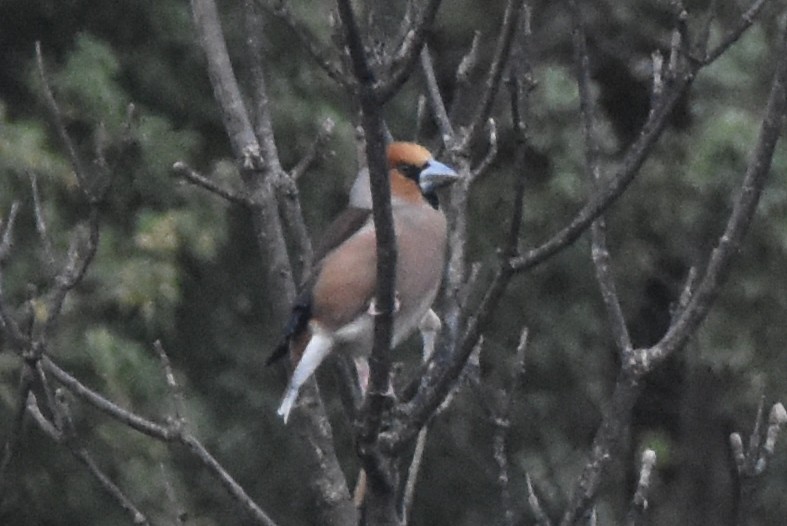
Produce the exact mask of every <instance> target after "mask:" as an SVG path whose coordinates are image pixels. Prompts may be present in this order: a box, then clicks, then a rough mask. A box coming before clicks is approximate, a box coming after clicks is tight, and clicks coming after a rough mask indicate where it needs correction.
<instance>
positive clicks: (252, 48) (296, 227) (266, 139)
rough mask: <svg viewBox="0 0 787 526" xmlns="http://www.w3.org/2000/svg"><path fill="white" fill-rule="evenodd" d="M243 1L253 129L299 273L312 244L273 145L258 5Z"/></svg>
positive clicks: (295, 190) (293, 188) (295, 191)
mask: <svg viewBox="0 0 787 526" xmlns="http://www.w3.org/2000/svg"><path fill="white" fill-rule="evenodd" d="M243 5H244V12H245V17H244V21H245V23H246V41H247V53H248V56H249V70H250V78H251V94H252V101H253V108H252V109H253V113H252V115H253V117H254V118H253V122H254V132H255V135H256V137H257V140H258V141H259V144H260V148H261V154H262V157H263V159H265V163H266V167H267V170H268V172H269V174H270V176H271V177H272V178H273V179H274V181H275V185H276V189H277V193H278V196H279V197H280V199H279V207H280V210H281V213H282V216H283V218H282V219H283V223H284V226H285V227H286V228H287V229H288V233H289V234H290V236H289V237H290V238H291V239H292V240H293V241H294V244H295V253H296V254H297V255H298V258H297V259H296V261H297V262H298V263H299V266H300V267H301V268H300V272H299V273H298V274H303V273H304V272H305V270H306V269H308V268H309V267H311V263H312V246H311V240H310V239H309V233H308V231H307V230H306V224H305V222H304V221H303V213H302V212H301V204H300V199H299V198H298V187H297V186H296V185H295V181H294V180H293V179H292V178H291V177H290V176H289V175H288V174H287V173H285V171H284V170H283V169H282V166H281V162H280V160H279V152H278V149H277V148H276V140H275V135H274V133H273V124H272V122H271V110H270V100H269V98H268V90H267V87H266V83H265V68H264V59H263V55H262V43H263V38H264V36H265V23H264V20H263V19H262V16H261V13H260V12H259V5H258V2H257V1H256V0H245V1H244V4H243ZM298 281H300V279H299V280H298Z"/></svg>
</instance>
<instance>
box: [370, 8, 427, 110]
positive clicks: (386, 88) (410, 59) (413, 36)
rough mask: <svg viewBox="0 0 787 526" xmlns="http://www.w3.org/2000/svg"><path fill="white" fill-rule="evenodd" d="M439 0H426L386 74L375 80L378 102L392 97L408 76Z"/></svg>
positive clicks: (422, 45)
mask: <svg viewBox="0 0 787 526" xmlns="http://www.w3.org/2000/svg"><path fill="white" fill-rule="evenodd" d="M440 1H441V0H426V5H425V6H424V7H423V9H421V12H420V17H419V18H418V20H416V21H415V22H414V24H413V26H412V27H411V28H410V30H409V31H408V32H407V34H406V35H405V37H404V39H403V40H402V43H401V45H400V46H399V49H398V50H397V52H396V54H395V55H394V57H393V58H392V60H391V62H390V64H388V68H387V69H388V75H387V77H386V78H385V79H384V80H380V81H378V82H376V83H375V84H374V86H373V89H374V92H375V95H376V97H377V98H378V100H379V101H380V103H385V102H386V101H387V100H388V99H390V98H391V97H393V96H394V95H395V94H396V93H397V92H398V91H399V89H400V88H401V87H402V85H403V84H404V83H405V81H406V80H407V79H408V78H409V77H410V74H411V72H412V70H413V67H414V66H415V64H416V61H417V60H418V56H419V55H420V54H421V51H422V50H423V47H424V46H425V42H426V35H427V32H428V31H429V30H430V29H431V27H432V24H433V22H434V19H435V16H436V15H437V10H438V8H439V7H440Z"/></svg>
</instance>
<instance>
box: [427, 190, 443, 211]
mask: <svg viewBox="0 0 787 526" xmlns="http://www.w3.org/2000/svg"><path fill="white" fill-rule="evenodd" d="M423 196H424V199H426V202H427V203H429V204H430V205H432V208H434V209H435V210H439V209H440V202H439V201H438V200H437V194H436V193H434V192H426V193H425V194H423Z"/></svg>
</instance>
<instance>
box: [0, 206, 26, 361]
mask: <svg viewBox="0 0 787 526" xmlns="http://www.w3.org/2000/svg"><path fill="white" fill-rule="evenodd" d="M19 208H20V204H19V201H14V202H13V203H11V210H10V211H9V212H8V218H7V219H6V220H5V222H2V223H0V230H2V233H1V234H0V329H2V330H3V332H4V333H5V334H6V336H7V337H8V339H9V341H10V343H12V344H13V345H14V346H15V347H17V348H18V349H20V350H21V349H24V348H26V347H27V346H28V345H29V342H28V338H27V337H26V336H25V334H24V333H23V332H22V330H21V329H20V327H19V324H18V323H17V321H16V320H15V319H14V317H13V315H12V314H11V312H10V307H9V305H8V303H7V301H6V298H5V293H4V292H3V281H4V280H3V268H4V266H5V262H6V261H7V260H8V257H9V256H10V255H11V250H12V249H13V246H14V226H15V225H16V217H17V215H18V214H19Z"/></svg>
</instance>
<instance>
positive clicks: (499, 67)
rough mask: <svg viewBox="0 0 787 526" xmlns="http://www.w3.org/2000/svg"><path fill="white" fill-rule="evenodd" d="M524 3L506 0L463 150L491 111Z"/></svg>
mask: <svg viewBox="0 0 787 526" xmlns="http://www.w3.org/2000/svg"><path fill="white" fill-rule="evenodd" d="M524 4H525V1H524V0H508V4H507V5H506V11H505V14H504V15H503V25H502V27H501V28H500V36H499V38H498V40H497V44H496V45H495V52H494V55H493V57H492V63H491V65H490V66H489V72H488V73H487V77H486V81H485V82H484V91H483V92H482V93H481V101H480V102H479V104H478V107H477V109H476V113H475V116H474V117H473V120H472V122H471V123H470V125H469V126H468V127H467V132H466V133H465V135H464V138H463V143H462V149H464V150H467V149H468V148H469V147H470V146H471V145H472V144H473V142H475V140H476V138H477V137H478V136H479V135H480V133H481V131H482V130H483V128H484V125H485V124H486V122H487V120H488V119H489V116H490V115H491V113H492V106H493V104H494V102H495V98H496V97H497V92H498V90H499V88H500V82H501V81H502V79H503V71H504V70H505V65H506V63H507V62H508V58H509V55H510V50H511V44H512V42H513V41H514V34H515V33H516V32H517V30H518V28H519V18H520V15H521V13H522V9H523V6H524Z"/></svg>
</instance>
